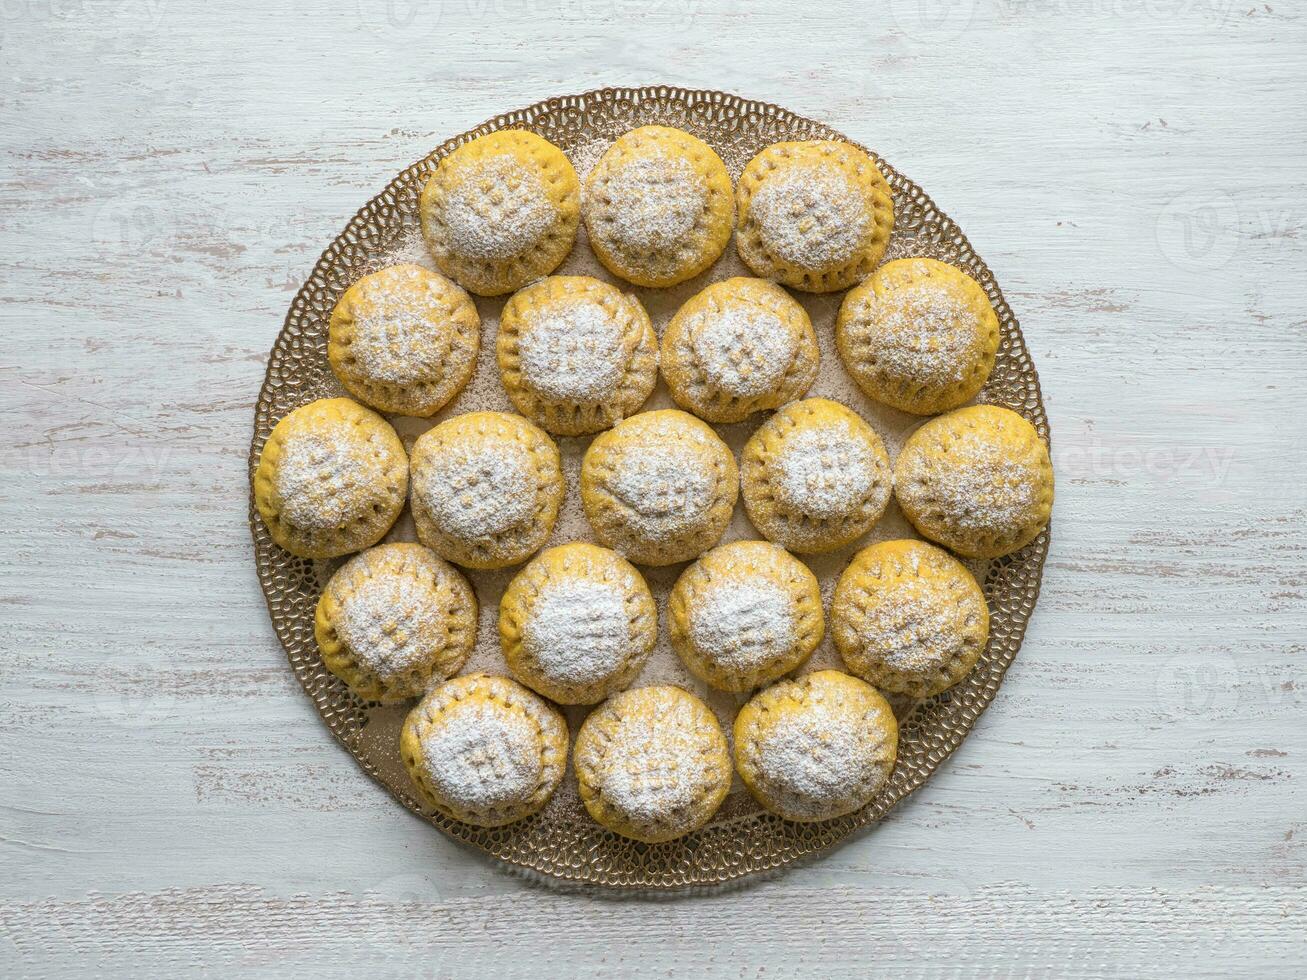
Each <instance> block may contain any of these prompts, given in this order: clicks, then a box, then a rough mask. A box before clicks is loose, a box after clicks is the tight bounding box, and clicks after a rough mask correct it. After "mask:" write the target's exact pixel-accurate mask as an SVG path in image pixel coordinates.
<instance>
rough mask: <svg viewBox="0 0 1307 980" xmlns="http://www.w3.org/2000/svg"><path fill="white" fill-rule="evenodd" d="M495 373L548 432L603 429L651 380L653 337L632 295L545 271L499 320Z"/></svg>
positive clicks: (633, 405)
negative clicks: (543, 276) (549, 274)
mask: <svg viewBox="0 0 1307 980" xmlns="http://www.w3.org/2000/svg"><path fill="white" fill-rule="evenodd" d="M495 343H496V355H497V358H498V361H499V376H500V378H501V379H502V381H503V383H504V390H505V391H507V392H508V397H509V398H510V399H511V400H512V402H513V405H514V406H515V407H516V408H517V410H518V411H519V412H521V413H522V414H523V415H525V416H527V417H528V418H530V419H531V420H532V421H534V422H535V423H537V424H538V425H540V426H541V427H542V428H544V429H546V430H547V431H549V432H552V433H554V434H555V435H560V436H579V435H585V434H587V433H590V432H598V431H600V430H602V429H606V428H608V427H609V426H611V425H612V424H613V423H615V422H618V421H620V420H621V419H624V418H626V417H627V416H628V415H630V414H631V413H633V412H636V411H638V410H639V408H640V406H641V405H643V404H644V402H645V400H646V399H647V398H648V397H649V395H650V393H651V392H652V391H653V389H654V385H655V384H656V383H657V381H658V337H657V335H656V334H655V333H654V329H653V325H652V324H651V323H650V322H649V314H648V313H646V312H645V309H644V307H643V306H642V305H641V304H640V301H639V300H638V299H636V298H635V297H634V296H629V295H626V294H624V293H623V292H622V291H621V290H619V289H617V288H616V287H615V286H611V285H609V284H608V283H606V282H601V281H600V280H598V279H592V278H590V277H589V276H550V277H549V278H547V279H542V280H541V281H540V282H536V283H532V284H531V285H530V286H527V287H526V288H525V289H521V290H519V291H518V292H516V293H514V294H513V297H512V299H510V300H509V301H508V303H507V304H505V306H504V312H503V313H502V315H501V316H500V318H499V336H498V339H497V340H496V342H495Z"/></svg>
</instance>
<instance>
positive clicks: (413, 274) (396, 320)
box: [327, 263, 481, 418]
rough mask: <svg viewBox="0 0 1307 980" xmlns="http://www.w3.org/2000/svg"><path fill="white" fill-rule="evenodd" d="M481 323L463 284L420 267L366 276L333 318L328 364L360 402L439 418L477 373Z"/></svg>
mask: <svg viewBox="0 0 1307 980" xmlns="http://www.w3.org/2000/svg"><path fill="white" fill-rule="evenodd" d="M480 343H481V318H480V317H479V316H478V315H477V310H476V306H475V305H474V304H473V302H472V300H471V299H470V298H469V297H468V295H467V293H465V292H464V291H463V290H462V289H460V288H459V287H458V286H456V285H454V284H453V283H452V282H450V281H449V280H448V279H446V278H445V277H444V276H442V275H438V274H437V273H435V272H431V271H429V270H427V269H424V268H423V267H422V266H420V265H415V264H413V263H405V264H403V265H392V266H389V267H388V268H385V269H382V270H381V271H379V272H374V273H372V274H370V275H366V276H364V277H363V278H362V279H360V280H359V281H358V282H356V283H354V285H352V286H350V287H349V289H347V290H345V294H344V295H343V296H341V298H340V301H339V302H338V303H337V304H336V308H335V309H334V310H333V311H332V313H331V323H330V326H329V328H328V333H327V360H328V362H329V363H330V364H331V370H332V371H334V372H335V374H336V377H337V378H339V379H340V383H341V384H342V385H344V386H345V389H346V390H347V391H348V392H349V393H350V394H351V395H353V396H354V397H355V398H357V399H358V400H359V401H362V402H366V403H367V404H369V405H371V406H372V407H373V408H376V409H380V410H381V411H383V412H391V413H394V414H396V415H414V416H418V417H421V418H426V417H427V416H430V415H434V414H435V413H436V412H438V411H439V410H440V409H441V408H443V407H444V406H445V405H446V404H448V403H449V401H450V399H452V398H453V397H454V396H455V395H457V394H458V393H459V392H460V391H462V390H463V387H464V385H466V384H467V382H468V379H470V378H471V377H472V372H473V371H475V370H476V363H477V351H478V349H479V346H480Z"/></svg>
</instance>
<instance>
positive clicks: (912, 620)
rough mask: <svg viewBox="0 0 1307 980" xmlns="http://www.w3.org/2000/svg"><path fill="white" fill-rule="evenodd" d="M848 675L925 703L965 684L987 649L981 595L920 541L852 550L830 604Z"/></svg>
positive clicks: (966, 576) (970, 578) (967, 576)
mask: <svg viewBox="0 0 1307 980" xmlns="http://www.w3.org/2000/svg"><path fill="white" fill-rule="evenodd" d="M831 635H832V636H833V637H834V639H835V646H836V648H837V649H838V650H839V651H840V656H841V657H843V658H844V663H845V664H846V665H847V666H848V668H849V670H851V671H852V672H853V673H855V674H857V675H858V676H859V677H861V678H862V679H863V680H865V681H867V682H869V683H871V684H874V685H875V686H876V687H878V688H880V689H881V690H882V691H893V692H894V693H896V694H906V695H909V696H910V697H914V698H928V697H932V696H933V695H936V694H938V693H939V692H940V691H944V690H947V689H948V688H950V687H952V686H953V685H954V684H956V683H957V682H958V681H960V680H962V678H964V677H966V676H967V674H968V673H970V672H971V669H972V668H973V667H975V665H976V661H977V660H979V659H980V654H981V652H982V651H983V650H984V649H985V644H986V643H987V642H989V608H988V607H987V606H986V605H985V594H984V593H983V592H982V591H981V590H980V585H979V584H978V583H977V582H976V578H975V576H974V575H972V574H971V572H969V571H968V570H967V567H966V566H965V565H963V564H962V563H961V562H960V561H958V560H957V559H956V558H954V557H953V556H952V555H950V554H949V553H948V552H947V551H944V550H943V549H942V548H936V547H935V546H934V545H930V544H926V543H925V542H924V541H915V540H903V541H881V542H879V543H878V544H873V545H871V546H870V547H868V548H864V549H862V551H859V552H858V554H857V555H856V556H854V559H853V561H852V562H851V563H850V564H849V567H848V568H846V569H845V570H844V573H843V574H842V575H841V576H840V579H839V582H838V584H836V586H835V597H834V599H833V600H832V602H831Z"/></svg>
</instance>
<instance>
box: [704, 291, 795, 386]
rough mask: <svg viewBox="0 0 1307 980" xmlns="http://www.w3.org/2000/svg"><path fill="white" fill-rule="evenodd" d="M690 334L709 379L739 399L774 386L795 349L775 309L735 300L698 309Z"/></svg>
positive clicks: (784, 370) (792, 340)
mask: <svg viewBox="0 0 1307 980" xmlns="http://www.w3.org/2000/svg"><path fill="white" fill-rule="evenodd" d="M690 334H691V337H692V340H691V346H692V349H693V351H694V356H695V359H696V360H697V361H698V363H699V365H700V367H701V368H702V369H703V372H704V374H706V375H707V376H708V380H709V381H710V382H711V383H712V384H713V385H714V386H716V387H717V388H719V389H721V390H722V391H724V392H726V393H727V394H730V395H735V396H737V397H741V398H747V397H751V396H756V395H761V394H765V393H766V392H769V391H772V390H773V389H775V387H776V385H777V384H778V383H779V381H780V380H781V378H782V377H784V375H785V372H786V370H787V369H788V368H789V366H790V364H791V362H792V361H793V360H794V355H795V353H796V351H797V348H798V338H797V337H796V336H795V334H794V332H793V331H791V330H789V329H788V328H787V327H786V325H785V324H784V323H783V322H782V321H781V319H780V317H778V316H777V315H776V314H775V313H772V312H771V311H770V310H766V309H763V308H761V307H757V306H752V305H741V304H738V303H737V304H732V305H728V306H725V307H724V308H721V309H718V310H713V311H705V312H703V313H702V314H700V315H699V319H698V322H697V323H694V324H691V325H690Z"/></svg>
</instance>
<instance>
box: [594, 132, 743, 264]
mask: <svg viewBox="0 0 1307 980" xmlns="http://www.w3.org/2000/svg"><path fill="white" fill-rule="evenodd" d="M581 213H582V216H583V217H584V218H585V227H586V232H587V233H588V235H589V238H590V247H591V248H592V249H594V253H595V255H596V256H597V257H598V259H599V261H600V262H602V263H603V264H604V266H605V267H606V268H607V269H608V271H609V272H611V273H612V274H613V275H615V276H620V277H621V278H622V279H625V280H627V281H628V282H633V283H635V284H636V285H637V286H674V285H676V283H678V282H684V281H685V280H686V279H690V278H692V277H694V276H697V275H698V274H699V273H701V272H703V271H704V270H705V269H707V268H708V267H709V266H710V265H712V264H713V263H714V262H716V261H717V257H718V256H719V255H721V254H722V250H723V249H725V248H726V243H727V242H729V241H730V240H731V226H732V225H733V224H734V223H735V200H734V198H733V197H732V195H731V175H730V174H729V173H727V171H726V164H724V163H722V161H721V157H719V156H718V155H717V154H716V153H714V152H713V150H712V147H710V146H709V145H708V144H707V143H705V142H703V140H701V139H698V138H696V137H694V136H691V135H690V134H689V133H686V132H683V131H682V130H679V129H672V128H670V127H668V126H641V127H640V128H639V129H633V130H631V132H629V133H627V134H626V135H624V136H622V137H620V138H619V139H618V140H617V141H616V142H615V143H613V145H612V146H610V147H609V148H608V150H607V152H605V153H604V155H603V156H602V157H600V158H599V162H598V163H596V164H595V166H594V169H593V170H591V171H590V175H589V176H588V177H587V178H586V182H585V196H584V199H583V202H582V205H581Z"/></svg>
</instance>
